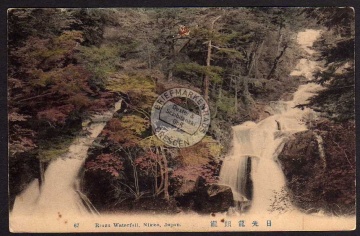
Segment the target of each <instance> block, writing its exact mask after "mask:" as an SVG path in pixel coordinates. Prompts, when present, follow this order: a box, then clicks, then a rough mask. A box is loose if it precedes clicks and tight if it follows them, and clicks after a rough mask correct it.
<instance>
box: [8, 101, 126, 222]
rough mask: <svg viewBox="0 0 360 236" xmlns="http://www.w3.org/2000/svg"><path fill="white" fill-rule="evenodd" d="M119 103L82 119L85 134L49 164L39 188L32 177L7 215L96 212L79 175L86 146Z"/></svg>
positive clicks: (118, 107)
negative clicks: (89, 117)
mask: <svg viewBox="0 0 360 236" xmlns="http://www.w3.org/2000/svg"><path fill="white" fill-rule="evenodd" d="M120 106H121V100H120V101H118V102H117V103H116V104H115V107H114V108H113V109H112V110H110V111H107V112H105V113H103V114H96V115H93V116H92V117H91V119H90V120H89V121H88V122H84V123H88V125H87V127H84V132H86V133H87V135H85V136H79V137H77V138H76V139H75V141H74V142H73V143H72V144H71V145H70V147H69V150H68V152H67V153H66V154H65V155H63V156H60V157H59V158H57V159H56V160H54V161H52V162H51V163H50V164H49V167H48V168H47V170H46V171H45V175H44V183H43V184H42V186H41V187H40V188H39V183H38V180H37V179H35V180H34V181H33V182H32V183H31V184H30V185H29V186H28V188H27V189H26V190H25V191H23V193H21V194H20V195H19V196H17V197H16V199H15V202H14V207H13V210H12V212H11V215H10V218H13V217H15V218H16V217H29V216H37V217H47V216H55V215H59V216H75V215H89V214H90V213H93V212H95V211H96V210H95V209H94V208H92V207H91V203H90V202H88V201H86V198H85V196H84V195H83V194H82V193H81V191H80V189H79V185H80V184H79V181H80V179H79V177H78V175H79V172H80V169H81V167H82V166H83V164H84V161H85V159H86V157H87V151H88V149H89V147H90V146H91V145H92V143H93V142H94V140H95V138H96V137H97V136H98V135H99V134H100V132H101V131H102V130H103V128H104V127H105V125H106V122H107V121H109V120H110V119H111V118H112V116H113V114H114V113H115V112H116V111H117V110H119V109H120ZM84 202H85V204H84Z"/></svg>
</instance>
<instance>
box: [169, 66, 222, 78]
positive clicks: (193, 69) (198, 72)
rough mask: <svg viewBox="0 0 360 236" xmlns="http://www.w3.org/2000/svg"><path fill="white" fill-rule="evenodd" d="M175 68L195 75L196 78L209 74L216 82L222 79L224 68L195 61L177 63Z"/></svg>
mask: <svg viewBox="0 0 360 236" xmlns="http://www.w3.org/2000/svg"><path fill="white" fill-rule="evenodd" d="M174 70H175V71H176V72H181V73H184V74H187V75H189V76H194V77H195V78H198V77H200V76H203V75H208V76H209V77H210V80H211V81H212V82H214V83H219V82H220V81H221V73H222V72H223V69H222V68H221V67H219V66H202V65H199V64H197V63H195V62H191V63H179V64H176V65H175V67H174Z"/></svg>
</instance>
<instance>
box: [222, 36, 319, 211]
mask: <svg viewBox="0 0 360 236" xmlns="http://www.w3.org/2000/svg"><path fill="white" fill-rule="evenodd" d="M314 32H315V33H314ZM304 34H305V35H307V34H311V39H309V37H306V36H304ZM318 35H319V32H316V31H305V33H299V37H298V41H299V44H300V45H302V47H304V49H305V50H306V51H308V52H309V53H310V54H311V53H313V51H312V50H310V49H309V47H310V46H311V45H312V43H313V41H314V40H315V39H316V38H317V37H318ZM316 67H317V64H316V62H314V61H310V60H308V59H305V58H304V59H301V60H300V62H299V64H298V65H297V67H296V68H295V70H294V71H293V72H292V73H291V75H293V76H304V77H305V78H307V79H308V80H311V79H312V72H313V71H314V70H315V69H316ZM320 89H322V87H321V86H320V85H317V84H314V83H307V84H304V85H301V86H299V88H298V90H297V91H296V92H295V93H294V94H293V99H292V100H291V101H277V102H270V104H269V107H268V108H266V110H268V111H270V112H269V113H270V114H273V115H271V116H269V117H267V118H266V119H264V120H262V121H260V122H259V123H257V124H256V123H254V122H249V121H248V122H245V123H243V124H241V125H237V126H234V127H233V148H232V152H231V154H230V155H229V156H227V157H225V159H224V162H223V165H222V168H221V171H220V181H219V182H220V183H221V184H224V185H228V186H230V187H231V188H232V191H233V196H234V200H235V206H236V205H240V206H242V205H246V206H247V205H249V204H251V207H250V210H249V211H250V212H255V213H256V212H262V213H265V212H268V213H269V212H272V211H273V210H274V209H287V210H291V209H292V206H286V207H282V206H279V205H277V204H286V203H285V201H284V200H282V201H278V199H280V198H281V199H284V195H286V193H284V191H285V186H286V182H285V177H284V174H283V172H282V170H281V166H280V165H279V163H278V161H277V157H278V155H279V154H280V153H281V151H282V149H283V147H284V144H285V142H286V141H287V140H288V138H289V137H291V135H292V134H294V133H297V132H300V131H305V130H307V127H306V125H305V123H306V122H307V121H311V120H314V119H316V116H317V114H316V113H315V112H314V111H313V110H311V109H309V108H303V109H300V108H297V107H296V106H297V105H299V104H304V103H306V101H307V99H309V98H310V97H311V96H313V95H314V94H315V93H317V92H318V91H319V90H320ZM249 162H250V163H251V164H250V165H248V163H249ZM248 166H251V171H250V174H249V170H248ZM249 182H251V183H252V184H251V185H249V184H248V183H249ZM249 186H250V187H251V186H252V189H247V188H249ZM249 192H251V193H252V194H250V195H249V194H248V193H249ZM247 196H248V197H247ZM230 210H231V211H233V210H234V209H230ZM238 210H240V214H241V213H243V212H244V209H243V207H240V209H238Z"/></svg>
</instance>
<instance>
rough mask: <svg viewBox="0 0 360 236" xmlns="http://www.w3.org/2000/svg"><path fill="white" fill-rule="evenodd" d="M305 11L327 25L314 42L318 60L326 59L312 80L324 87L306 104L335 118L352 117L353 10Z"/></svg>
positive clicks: (347, 118) (353, 99)
mask: <svg viewBox="0 0 360 236" xmlns="http://www.w3.org/2000/svg"><path fill="white" fill-rule="evenodd" d="M305 12H306V14H307V15H308V16H313V15H314V14H315V15H316V18H317V19H318V23H322V24H324V25H325V26H326V27H328V29H329V31H326V32H323V33H322V36H321V37H320V38H319V39H318V40H317V42H316V43H315V46H314V49H315V50H317V51H318V54H317V58H318V60H323V61H324V62H325V68H324V69H323V70H322V71H318V72H316V73H315V74H314V77H315V79H314V82H316V83H319V84H321V85H323V86H324V87H325V89H324V90H322V91H320V92H319V93H318V94H317V95H316V96H314V97H312V98H311V99H310V101H309V103H308V104H305V106H309V107H311V108H313V109H315V110H317V111H320V112H322V114H323V115H324V116H325V117H328V118H330V119H332V120H335V121H340V122H341V121H347V120H352V119H354V117H355V107H354V105H355V74H354V46H355V45H354V36H355V35H354V11H353V9H351V8H322V9H312V10H311V11H310V10H308V11H305Z"/></svg>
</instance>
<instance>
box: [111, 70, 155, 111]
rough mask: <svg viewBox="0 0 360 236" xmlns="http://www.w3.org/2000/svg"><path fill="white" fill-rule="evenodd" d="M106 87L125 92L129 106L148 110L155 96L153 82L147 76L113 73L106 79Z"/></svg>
mask: <svg viewBox="0 0 360 236" xmlns="http://www.w3.org/2000/svg"><path fill="white" fill-rule="evenodd" d="M106 88H107V89H108V90H110V91H112V92H120V93H123V94H127V95H128V96H129V98H130V100H131V104H130V105H131V106H132V107H136V108H140V109H144V110H146V111H148V112H149V111H150V109H151V107H152V104H153V103H154V101H155V99H156V98H157V96H158V95H157V94H156V93H155V82H154V81H153V80H152V79H151V78H150V77H148V76H146V77H145V76H142V75H137V74H134V75H128V74H120V73H118V74H114V75H113V76H112V77H111V78H109V79H108V81H107V84H106Z"/></svg>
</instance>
